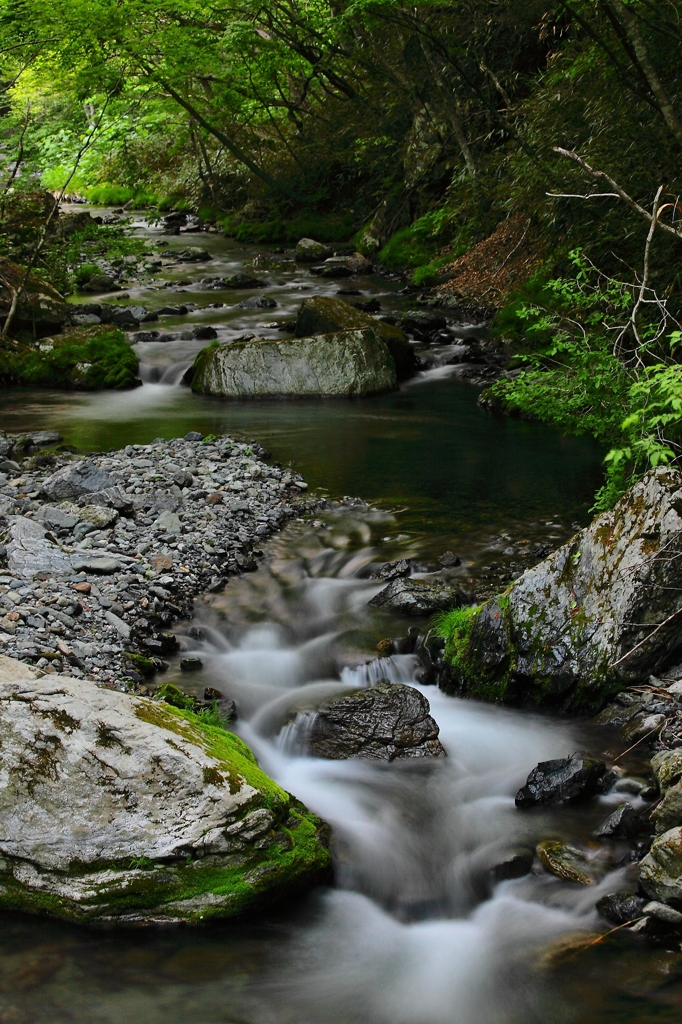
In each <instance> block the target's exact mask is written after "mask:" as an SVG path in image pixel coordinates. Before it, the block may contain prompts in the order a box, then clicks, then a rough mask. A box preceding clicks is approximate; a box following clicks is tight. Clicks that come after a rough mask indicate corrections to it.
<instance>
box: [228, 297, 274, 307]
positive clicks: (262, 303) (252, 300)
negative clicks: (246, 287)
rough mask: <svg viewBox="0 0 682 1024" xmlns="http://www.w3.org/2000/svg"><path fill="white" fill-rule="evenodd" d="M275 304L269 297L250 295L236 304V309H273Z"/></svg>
mask: <svg viewBox="0 0 682 1024" xmlns="http://www.w3.org/2000/svg"><path fill="white" fill-rule="evenodd" d="M276 305H277V303H276V302H275V300H274V299H271V298H270V296H269V295H250V296H249V298H248V299H242V301H241V302H238V303H237V308H238V309H274V308H275V306H276Z"/></svg>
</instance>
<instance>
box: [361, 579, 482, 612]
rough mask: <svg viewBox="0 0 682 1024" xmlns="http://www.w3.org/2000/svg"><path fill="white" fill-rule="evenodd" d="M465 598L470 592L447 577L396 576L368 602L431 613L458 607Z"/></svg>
mask: <svg viewBox="0 0 682 1024" xmlns="http://www.w3.org/2000/svg"><path fill="white" fill-rule="evenodd" d="M466 601H467V595H466V594H464V593H463V592H462V590H461V589H460V588H459V587H454V586H452V585H451V584H450V583H447V582H446V581H445V580H437V581H436V580H421V579H396V580H393V581H392V582H391V583H389V585H388V586H387V587H384V589H383V590H381V591H380V592H379V593H378V594H376V595H375V596H374V597H373V598H371V600H370V601H369V602H368V604H369V605H371V607H372V608H383V609H384V610H385V611H390V612H396V613H398V614H400V615H432V614H433V613H434V612H440V611H448V610H449V609H450V608H458V607H460V606H461V605H462V604H465V603H466Z"/></svg>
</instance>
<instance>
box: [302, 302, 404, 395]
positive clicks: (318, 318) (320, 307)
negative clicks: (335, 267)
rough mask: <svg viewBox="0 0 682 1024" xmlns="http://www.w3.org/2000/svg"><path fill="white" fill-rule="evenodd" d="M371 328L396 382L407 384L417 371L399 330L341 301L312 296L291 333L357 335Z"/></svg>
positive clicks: (304, 303)
mask: <svg viewBox="0 0 682 1024" xmlns="http://www.w3.org/2000/svg"><path fill="white" fill-rule="evenodd" d="M365 328H371V329H372V330H374V331H376V332H377V334H378V335H379V337H380V338H381V339H382V340H383V341H384V342H385V343H386V345H387V346H388V350H389V352H390V353H391V357H392V359H393V362H394V363H395V368H396V374H397V377H398V380H399V381H400V380H406V379H407V378H408V377H410V376H412V374H413V373H415V371H416V369H417V357H416V355H415V352H414V349H413V348H412V346H411V345H410V343H409V342H408V340H407V338H406V337H405V335H404V334H403V332H402V331H401V330H400V328H399V327H394V326H393V325H392V324H387V323H384V322H383V321H381V320H375V319H374V318H373V317H371V316H369V314H368V313H364V312H363V311H362V310H360V309H356V308H355V307H354V306H351V305H350V304H349V303H347V302H343V301H342V300H341V299H332V298H329V297H328V296H326V295H314V296H311V298H309V299H304V300H303V302H302V303H301V308H300V309H299V311H298V316H297V317H296V325H295V327H294V333H295V335H296V337H297V338H303V337H308V336H310V335H314V334H330V333H332V332H334V331H357V330H363V329H365Z"/></svg>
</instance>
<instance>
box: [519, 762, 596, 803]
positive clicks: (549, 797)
mask: <svg viewBox="0 0 682 1024" xmlns="http://www.w3.org/2000/svg"><path fill="white" fill-rule="evenodd" d="M605 772H606V765H605V764H604V762H603V761H598V760H597V759H596V758H594V757H580V756H578V755H574V756H573V757H562V758H556V759H555V760H553V761H541V762H540V763H539V764H538V765H537V767H536V768H533V771H532V772H531V773H530V775H529V776H528V779H527V780H526V785H525V786H523V787H522V788H521V789H520V790H519V791H518V793H517V794H516V806H517V807H536V806H537V805H538V804H570V803H574V802H575V801H576V800H582V799H586V798H589V797H591V796H594V794H595V793H597V792H598V791H599V789H600V788H601V780H602V778H603V777H604V773H605Z"/></svg>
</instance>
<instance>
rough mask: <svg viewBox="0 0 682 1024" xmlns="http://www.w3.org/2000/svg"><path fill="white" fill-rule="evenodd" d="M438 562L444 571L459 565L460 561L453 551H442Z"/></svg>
mask: <svg viewBox="0 0 682 1024" xmlns="http://www.w3.org/2000/svg"><path fill="white" fill-rule="evenodd" d="M438 562H439V563H440V565H442V566H444V567H445V568H446V569H452V568H455V567H456V566H458V565H461V564H462V559H461V558H460V557H459V555H456V554H455V553H454V551H444V552H443V554H442V555H440V556H439V558H438Z"/></svg>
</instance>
